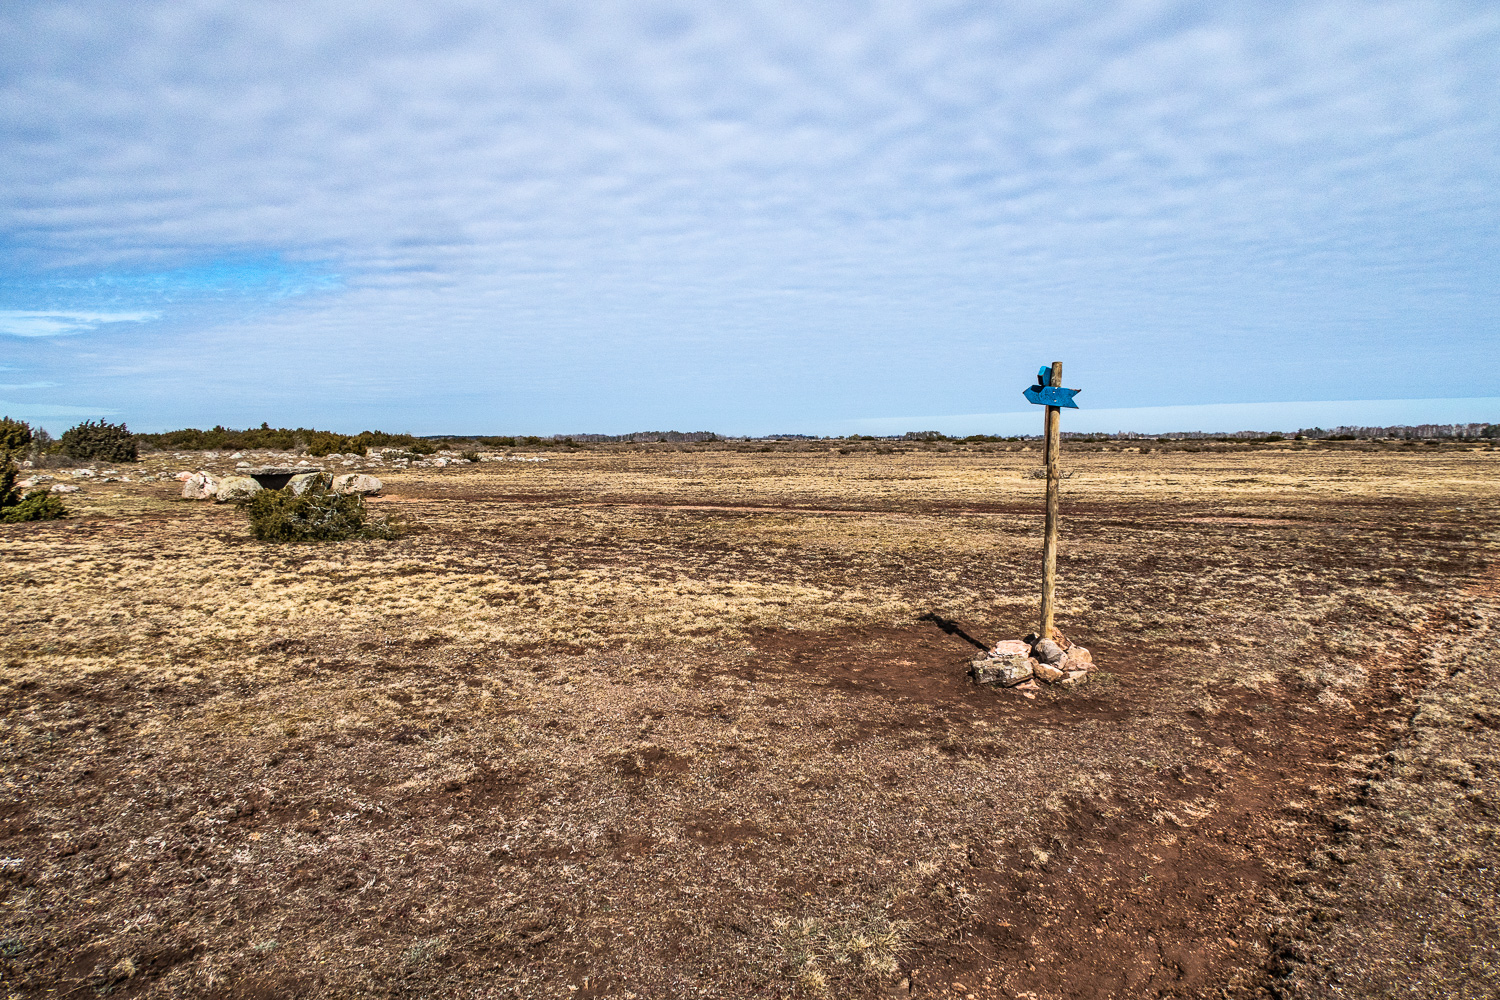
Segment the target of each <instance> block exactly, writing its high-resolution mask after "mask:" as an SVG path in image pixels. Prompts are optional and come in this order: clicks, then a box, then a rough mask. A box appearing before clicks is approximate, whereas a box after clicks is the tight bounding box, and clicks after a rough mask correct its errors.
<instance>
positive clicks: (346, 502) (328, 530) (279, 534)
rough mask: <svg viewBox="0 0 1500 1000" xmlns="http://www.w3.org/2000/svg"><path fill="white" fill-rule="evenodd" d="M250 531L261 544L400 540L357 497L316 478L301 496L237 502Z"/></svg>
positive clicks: (279, 494) (260, 495)
mask: <svg viewBox="0 0 1500 1000" xmlns="http://www.w3.org/2000/svg"><path fill="white" fill-rule="evenodd" d="M239 506H240V507H241V508H242V509H243V510H244V511H245V513H246V515H247V516H248V517H249V518H250V531H251V532H252V533H253V534H254V535H255V537H256V538H257V539H259V540H260V541H262V542H342V541H346V540H348V539H351V538H399V537H400V536H401V534H402V532H401V528H400V526H399V525H396V524H392V523H390V522H389V521H387V520H385V519H381V520H378V521H377V520H371V518H370V515H369V511H368V510H367V509H366V508H365V499H364V497H362V496H360V495H359V494H358V493H337V492H335V491H334V490H333V479H332V477H331V476H329V475H327V474H323V475H320V476H318V477H317V478H316V479H315V480H313V481H312V483H311V484H309V485H308V487H307V488H306V489H305V490H304V491H303V492H302V493H301V494H300V495H297V494H293V493H292V491H291V489H290V488H287V489H281V490H261V491H259V492H257V493H254V494H252V495H251V496H250V497H249V498H247V499H245V500H242V501H239Z"/></svg>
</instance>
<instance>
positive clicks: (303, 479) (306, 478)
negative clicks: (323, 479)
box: [286, 472, 320, 497]
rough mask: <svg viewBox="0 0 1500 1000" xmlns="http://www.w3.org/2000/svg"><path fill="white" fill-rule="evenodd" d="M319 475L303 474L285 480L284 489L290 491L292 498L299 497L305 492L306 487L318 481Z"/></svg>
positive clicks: (312, 473) (314, 473)
mask: <svg viewBox="0 0 1500 1000" xmlns="http://www.w3.org/2000/svg"><path fill="white" fill-rule="evenodd" d="M319 475H320V473H317V472H304V473H301V474H300V475H296V476H293V477H292V478H291V479H288V480H287V483H286V488H287V489H289V490H291V491H292V496H294V497H300V496H301V495H302V494H304V493H306V492H307V489H308V487H310V486H311V485H312V484H313V483H315V482H317V481H318V476H319Z"/></svg>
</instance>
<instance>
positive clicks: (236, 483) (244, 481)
mask: <svg viewBox="0 0 1500 1000" xmlns="http://www.w3.org/2000/svg"><path fill="white" fill-rule="evenodd" d="M261 488H262V487H261V485H260V483H257V482H256V481H255V480H253V479H251V478H250V477H249V476H229V477H227V478H226V479H224V480H223V481H222V482H221V483H219V492H218V501H219V502H220V503H232V502H233V501H235V500H248V499H250V498H251V497H252V496H254V495H255V494H257V493H259V492H260V491H261Z"/></svg>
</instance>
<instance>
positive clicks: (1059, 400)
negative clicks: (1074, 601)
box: [1025, 361, 1079, 640]
mask: <svg viewBox="0 0 1500 1000" xmlns="http://www.w3.org/2000/svg"><path fill="white" fill-rule="evenodd" d="M1036 382H1037V384H1036V385H1034V386H1031V387H1030V388H1028V389H1027V390H1026V392H1025V396H1026V398H1027V399H1028V400H1030V401H1031V402H1033V403H1035V404H1037V405H1038V406H1045V407H1046V408H1047V418H1046V419H1047V422H1046V439H1047V441H1046V445H1045V451H1044V452H1043V455H1044V460H1045V462H1046V465H1047V528H1046V536H1045V538H1044V539H1043V541H1042V623H1041V629H1040V631H1038V632H1037V638H1038V639H1039V640H1040V639H1046V638H1049V637H1051V635H1052V607H1053V603H1054V598H1055V597H1056V594H1057V492H1058V483H1059V481H1060V480H1061V478H1062V475H1061V472H1060V471H1059V469H1058V464H1057V460H1058V453H1059V452H1061V451H1062V426H1061V425H1062V408H1063V407H1065V406H1067V407H1071V408H1072V409H1075V410H1076V409H1078V404H1077V403H1075V402H1073V397H1074V396H1076V395H1078V392H1079V390H1078V389H1064V388H1063V387H1062V362H1061V361H1054V362H1052V366H1051V367H1050V368H1048V367H1047V366H1045V365H1044V366H1043V367H1042V368H1041V370H1040V371H1038V372H1037V376H1036Z"/></svg>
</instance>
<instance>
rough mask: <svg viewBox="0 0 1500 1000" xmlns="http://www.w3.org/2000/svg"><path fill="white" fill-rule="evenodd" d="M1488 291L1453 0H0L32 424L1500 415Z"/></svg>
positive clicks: (1490, 41)
mask: <svg viewBox="0 0 1500 1000" xmlns="http://www.w3.org/2000/svg"><path fill="white" fill-rule="evenodd" d="M1497 307H1500V6H1497V5H1495V4H1493V3H1462V2H1458V0H1444V2H1436V3H1417V2H1394V3H1382V2H1378V0H1374V2H1371V0H1361V2H1352V3H1327V2H1321V0H1301V2H1297V3H1271V2H1267V3H1248V4H1183V3H1155V2H1140V3H1119V4H1109V3H1100V2H1087V3H1078V4H1069V3H1066V2H1060V0H1047V2H1039V3H1015V4H1004V3H946V2H939V0H932V2H925V3H862V4H845V3H839V2H826V3H820V4H808V5H794V4H786V3H760V2H756V0H740V2H736V3H720V4H707V3H678V4H663V3H655V2H651V0H630V2H626V3H614V2H610V0H590V2H588V3H550V2H533V3H525V4H494V3H489V2H485V3H473V4H468V3H454V2H447V0H431V2H426V3H423V4H411V3H386V2H382V0H361V2H359V3H354V2H341V0H298V2H296V3H278V2H263V3H255V4H245V3H225V2H207V0H197V2H195V0H172V2H170V3H166V2H160V3H158V2H150V0H131V2H128V3H112V2H109V0H87V2H79V3H70V2H66V0H46V2H32V0H9V2H7V3H5V4H3V5H0V410H3V411H4V412H6V413H8V414H9V415H11V416H14V417H18V418H22V419H27V420H31V421H32V422H34V423H38V424H41V425H43V426H46V427H47V428H48V429H50V430H52V431H53V432H54V433H57V432H60V431H61V430H62V429H63V428H65V427H67V426H70V425H71V424H73V423H76V422H78V421H79V420H82V419H86V418H93V417H102V418H106V419H109V420H111V421H116V422H118V421H125V422H126V423H128V425H129V426H130V427H131V428H132V429H134V430H140V431H155V430H163V429H168V428H175V427H185V426H198V427H209V426H213V425H215V424H222V425H225V426H236V427H242V426H252V425H255V426H258V425H259V424H260V423H261V422H262V421H267V422H269V423H271V424H272V425H273V426H276V425H288V426H297V425H301V426H316V427H321V428H330V429H335V430H341V431H345V432H354V431H358V430H362V429H372V428H379V429H382V430H387V431H406V432H411V433H418V434H440V433H476V434H517V433H525V434H552V433H572V432H600V433H623V432H628V431H635V430H645V429H675V430H715V431H718V432H720V433H726V434H766V433H777V432H790V433H827V434H850V433H899V432H901V431H904V430H925V429H947V430H949V431H950V432H954V431H957V430H962V431H963V432H964V433H1018V432H1022V431H1024V430H1025V429H1026V427H1028V426H1029V424H1030V423H1035V424H1036V425H1037V426H1038V427H1039V426H1040V423H1041V414H1040V410H1039V409H1033V408H1031V407H1029V406H1028V404H1027V403H1026V401H1025V400H1024V399H1023V398H1022V396H1021V391H1022V389H1024V388H1025V386H1026V385H1027V384H1029V383H1030V382H1031V381H1032V379H1033V378H1034V375H1035V372H1036V370H1037V367H1038V366H1039V365H1041V364H1045V363H1048V362H1051V361H1062V362H1063V363H1064V376H1065V377H1064V384H1065V385H1067V386H1069V387H1076V388H1079V389H1081V390H1082V391H1081V392H1080V394H1079V396H1078V403H1079V404H1080V406H1081V407H1082V409H1081V410H1079V411H1076V412H1075V411H1071V410H1070V411H1066V413H1067V416H1066V417H1065V418H1064V426H1065V429H1067V428H1068V427H1070V426H1071V427H1072V428H1073V429H1079V430H1141V431H1164V430H1193V429H1198V430H1242V429H1267V430H1281V429H1296V428H1297V427H1301V426H1311V425H1313V424H1321V425H1323V426H1328V425H1330V424H1339V423H1419V422H1438V421H1441V422H1451V421H1493V422H1500V362H1497V359H1496V356H1497V353H1500V352H1497V351H1496V345H1497V344H1500V324H1497V319H1496V317H1497V316H1500V308H1497ZM1382 415H1383V416H1385V417H1387V418H1393V419H1369V418H1370V417H1372V416H1374V417H1380V416H1382ZM1345 417H1347V419H1342V418H1345ZM1242 422H1243V423H1242Z"/></svg>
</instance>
